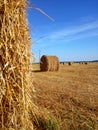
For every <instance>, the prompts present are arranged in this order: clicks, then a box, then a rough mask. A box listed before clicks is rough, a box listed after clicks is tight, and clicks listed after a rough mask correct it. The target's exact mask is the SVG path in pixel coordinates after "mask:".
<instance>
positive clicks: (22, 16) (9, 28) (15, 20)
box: [0, 0, 36, 130]
mask: <svg viewBox="0 0 98 130" xmlns="http://www.w3.org/2000/svg"><path fill="white" fill-rule="evenodd" d="M26 8H27V0H0V130H12V129H13V130H33V124H32V121H31V117H30V109H32V111H33V113H34V110H35V108H36V107H35V105H34V104H33V102H32V100H31V93H32V89H31V79H30V77H31V74H30V66H31V63H30V56H31V53H30V44H31V41H30V35H29V29H28V22H27V18H26V17H27V16H26Z"/></svg>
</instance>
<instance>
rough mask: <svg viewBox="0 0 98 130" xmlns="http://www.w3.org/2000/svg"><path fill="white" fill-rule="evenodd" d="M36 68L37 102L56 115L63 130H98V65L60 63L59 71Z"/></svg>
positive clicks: (34, 66) (34, 69) (33, 73)
mask: <svg viewBox="0 0 98 130" xmlns="http://www.w3.org/2000/svg"><path fill="white" fill-rule="evenodd" d="M32 68H33V69H32V75H33V80H34V81H33V82H34V87H35V95H36V96H35V98H34V100H35V103H36V104H37V106H39V107H41V108H43V109H45V108H46V109H47V110H49V111H50V112H51V113H52V114H53V116H54V117H55V118H56V119H57V121H58V123H59V126H60V128H59V129H60V130H98V63H89V64H87V65H85V64H72V65H71V66H69V65H67V64H65V65H62V64H60V70H59V71H58V72H56V71H55V72H41V71H40V67H39V65H38V64H36V65H33V66H32ZM49 130H52V129H49ZM53 130H54V129H53Z"/></svg>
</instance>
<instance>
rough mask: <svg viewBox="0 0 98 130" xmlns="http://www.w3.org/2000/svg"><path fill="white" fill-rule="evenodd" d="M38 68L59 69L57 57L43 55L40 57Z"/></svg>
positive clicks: (44, 69)
mask: <svg viewBox="0 0 98 130" xmlns="http://www.w3.org/2000/svg"><path fill="white" fill-rule="evenodd" d="M40 70H41V71H58V70H59V59H58V57H57V56H46V55H43V56H42V57H41V59H40Z"/></svg>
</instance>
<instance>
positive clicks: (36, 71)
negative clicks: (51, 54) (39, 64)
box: [32, 70, 42, 73]
mask: <svg viewBox="0 0 98 130" xmlns="http://www.w3.org/2000/svg"><path fill="white" fill-rule="evenodd" d="M32 72H35V73H38V72H42V71H41V70H32Z"/></svg>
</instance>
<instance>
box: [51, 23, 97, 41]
mask: <svg viewBox="0 0 98 130" xmlns="http://www.w3.org/2000/svg"><path fill="white" fill-rule="evenodd" d="M96 30H97V32H98V21H95V22H91V23H88V24H83V25H79V26H72V27H70V28H67V29H62V30H59V31H57V32H53V33H52V34H50V36H49V38H50V39H62V38H63V39H64V38H67V37H70V36H72V37H74V36H76V35H78V34H80V35H81V37H82V38H83V36H86V35H87V34H86V35H84V34H85V33H90V32H91V31H93V32H92V33H90V36H91V34H92V36H94V31H96ZM95 36H96V33H95Z"/></svg>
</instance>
